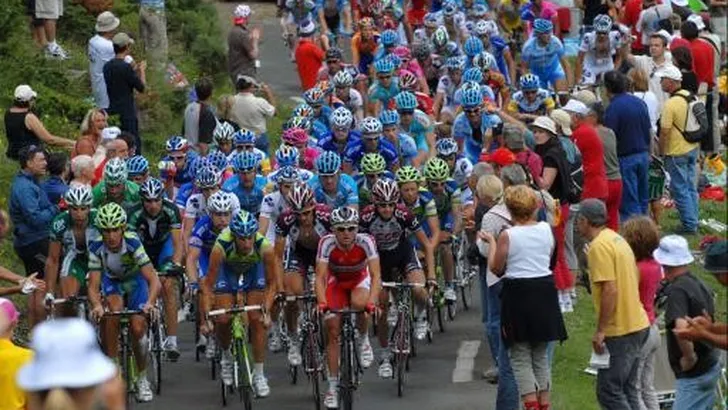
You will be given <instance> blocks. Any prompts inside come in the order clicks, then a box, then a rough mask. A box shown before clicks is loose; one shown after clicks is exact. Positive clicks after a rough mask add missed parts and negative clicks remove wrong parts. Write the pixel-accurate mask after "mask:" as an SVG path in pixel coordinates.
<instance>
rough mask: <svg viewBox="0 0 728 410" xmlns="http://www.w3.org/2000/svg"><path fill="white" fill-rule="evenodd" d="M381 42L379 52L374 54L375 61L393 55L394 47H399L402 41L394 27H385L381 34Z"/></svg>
mask: <svg viewBox="0 0 728 410" xmlns="http://www.w3.org/2000/svg"><path fill="white" fill-rule="evenodd" d="M379 43H380V44H381V47H379V50H377V54H376V55H375V56H374V61H375V62H376V61H379V60H382V59H386V58H388V57H390V56H392V55H393V53H394V48H395V47H397V46H398V45H399V43H400V41H399V34H397V32H396V31H394V30H392V29H385V30H384V31H382V34H381V35H380V36H379ZM395 65H396V64H395ZM375 68H376V66H375ZM395 68H396V67H395Z"/></svg>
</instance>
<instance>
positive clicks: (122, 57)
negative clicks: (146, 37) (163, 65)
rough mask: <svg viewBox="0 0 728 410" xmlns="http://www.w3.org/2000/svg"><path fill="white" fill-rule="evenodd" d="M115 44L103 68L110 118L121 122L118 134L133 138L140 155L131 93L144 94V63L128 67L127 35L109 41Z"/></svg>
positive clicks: (137, 124) (134, 108)
mask: <svg viewBox="0 0 728 410" xmlns="http://www.w3.org/2000/svg"><path fill="white" fill-rule="evenodd" d="M111 41H112V42H113V43H114V54H115V56H114V58H113V59H112V60H111V61H109V62H108V63H106V64H105V65H104V81H106V91H107V92H108V94H109V110H108V112H109V114H111V115H114V114H116V115H118V116H119V117H120V118H121V130H122V131H126V132H129V133H131V134H132V135H134V137H135V139H136V146H137V147H138V148H139V151H140V153H141V138H140V136H139V120H138V119H137V108H136V103H135V102H134V90H137V91H138V92H140V93H141V92H144V89H145V87H146V82H147V80H146V68H147V63H146V62H145V61H142V62H140V63H133V62H132V63H131V64H130V63H128V62H127V61H128V59H129V58H130V57H131V56H130V52H131V46H132V45H133V44H134V40H132V39H131V37H129V35H128V34H126V33H116V34H115V35H114V37H113V39H112V40H111Z"/></svg>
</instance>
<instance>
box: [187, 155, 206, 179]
mask: <svg viewBox="0 0 728 410" xmlns="http://www.w3.org/2000/svg"><path fill="white" fill-rule="evenodd" d="M209 166H210V161H208V160H207V157H195V159H193V160H192V165H191V166H190V169H191V170H192V175H193V176H195V175H197V174H198V173H199V172H200V170H201V169H202V168H205V167H209Z"/></svg>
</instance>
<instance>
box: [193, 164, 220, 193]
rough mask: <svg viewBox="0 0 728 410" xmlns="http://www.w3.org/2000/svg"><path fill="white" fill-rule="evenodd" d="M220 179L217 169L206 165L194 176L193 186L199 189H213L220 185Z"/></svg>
mask: <svg viewBox="0 0 728 410" xmlns="http://www.w3.org/2000/svg"><path fill="white" fill-rule="evenodd" d="M220 177H221V175H220V172H219V171H218V170H217V168H215V167H213V166H211V165H208V166H206V167H204V168H202V169H201V170H200V171H199V172H198V173H197V175H195V185H197V187H198V188H200V189H204V188H213V187H216V186H218V185H220Z"/></svg>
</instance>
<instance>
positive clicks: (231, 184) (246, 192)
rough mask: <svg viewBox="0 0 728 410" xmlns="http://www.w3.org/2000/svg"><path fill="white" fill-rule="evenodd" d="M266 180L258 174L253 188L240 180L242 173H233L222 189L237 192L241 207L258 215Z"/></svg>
mask: <svg viewBox="0 0 728 410" xmlns="http://www.w3.org/2000/svg"><path fill="white" fill-rule="evenodd" d="M266 182H267V180H266V179H265V177H264V176H262V175H256V176H255V181H254V182H253V186H252V187H251V188H244V187H243V184H242V181H241V180H240V175H233V176H232V177H230V179H228V180H227V181H225V183H224V184H222V190H223V191H225V192H230V193H233V194H235V196H236V197H237V200H238V202H239V206H240V209H244V210H246V211H248V212H250V213H251V214H254V215H256V216H257V215H258V212H260V203H261V202H262V201H263V195H264V192H263V190H264V189H265V185H266ZM188 203H189V202H188ZM235 212H237V211H235Z"/></svg>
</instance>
